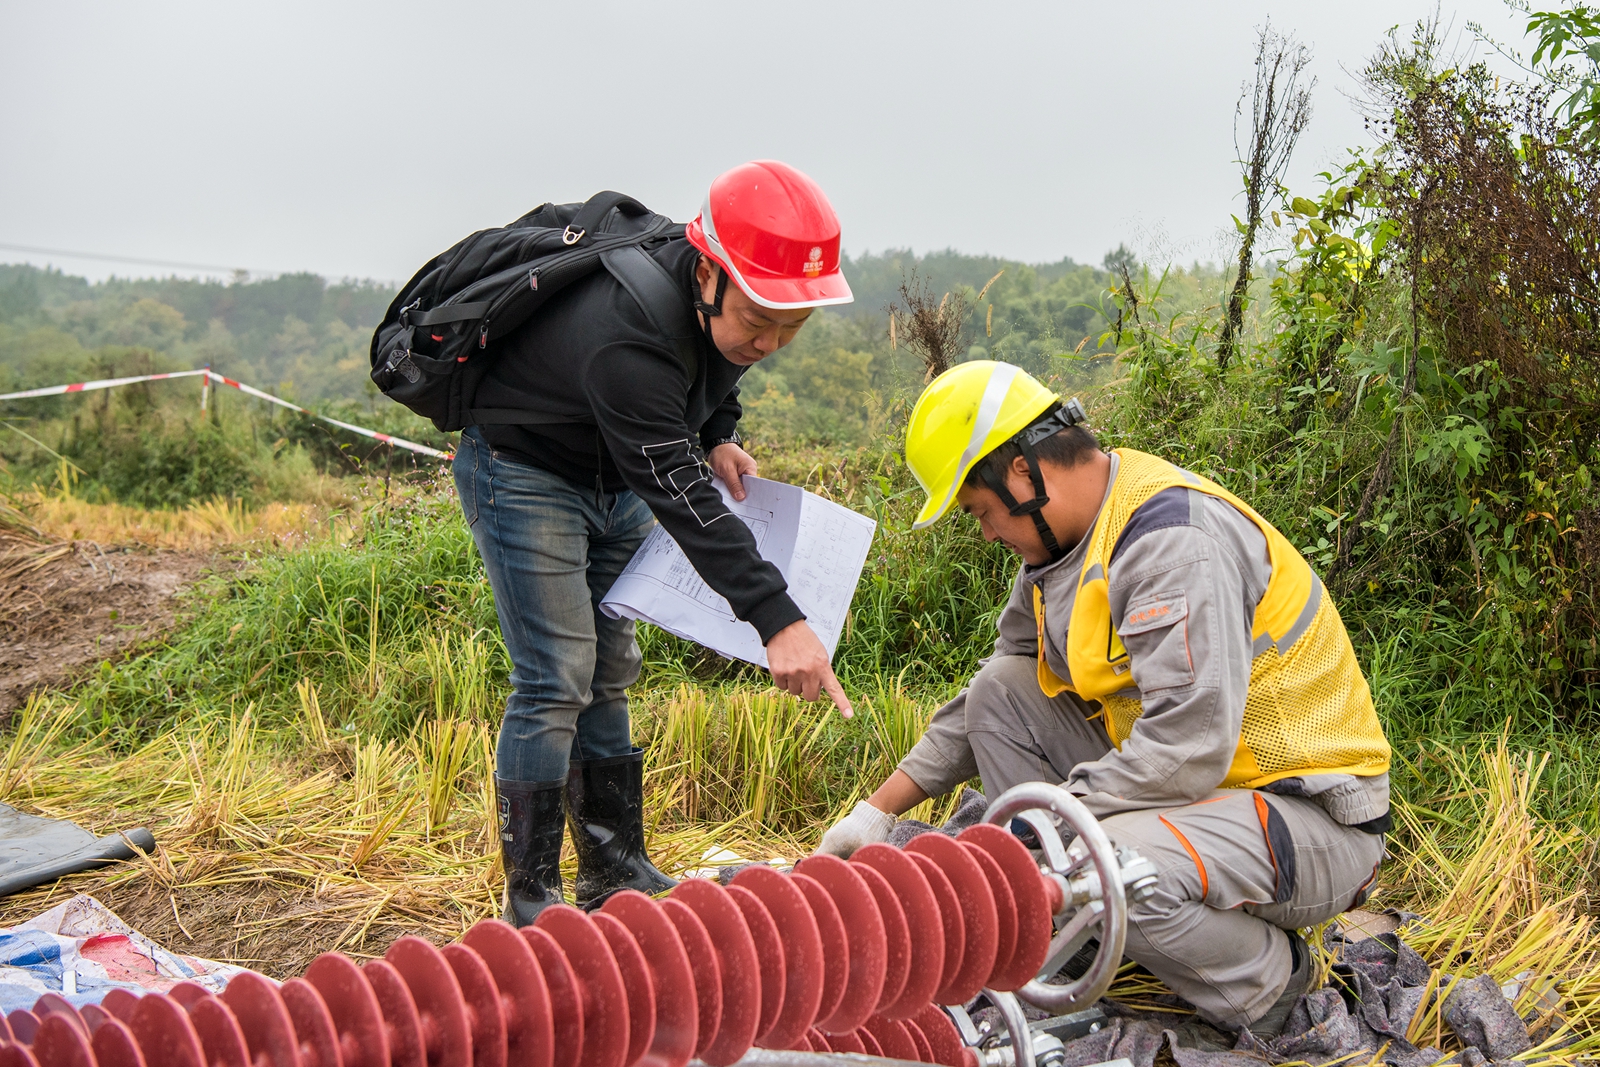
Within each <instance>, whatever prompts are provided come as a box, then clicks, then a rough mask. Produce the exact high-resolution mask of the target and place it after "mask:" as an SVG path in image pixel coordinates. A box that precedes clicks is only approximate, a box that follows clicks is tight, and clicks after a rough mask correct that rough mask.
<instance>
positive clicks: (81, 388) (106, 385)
mask: <svg viewBox="0 0 1600 1067" xmlns="http://www.w3.org/2000/svg"><path fill="white" fill-rule="evenodd" d="M210 373H211V372H210V371H207V370H175V371H169V372H168V373H166V374H140V375H137V376H135V377H132V378H101V379H100V380H99V381H97V382H73V383H72V384H71V385H47V386H45V387H44V388H43V389H24V390H23V391H22V392H20V393H0V400H26V399H28V398H29V397H34V396H60V395H61V394H62V393H87V392H89V391H90V390H93V389H110V388H111V387H112V386H114V385H132V384H133V383H134V382H158V381H160V380H161V379H163V378H192V377H194V376H195V375H197V374H210Z"/></svg>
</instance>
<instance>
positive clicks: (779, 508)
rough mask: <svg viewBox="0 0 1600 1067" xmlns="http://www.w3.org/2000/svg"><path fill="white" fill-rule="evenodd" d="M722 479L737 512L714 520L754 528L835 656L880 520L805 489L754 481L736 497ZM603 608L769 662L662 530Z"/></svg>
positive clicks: (726, 499) (757, 640)
mask: <svg viewBox="0 0 1600 1067" xmlns="http://www.w3.org/2000/svg"><path fill="white" fill-rule="evenodd" d="M713 484H714V485H715V486H716V487H717V490H718V491H719V492H721V493H722V502H723V503H724V504H726V505H727V506H728V510H729V511H730V512H732V513H733V514H732V516H730V517H728V518H722V519H717V520H714V521H717V522H732V521H734V517H737V518H738V519H742V520H743V521H744V524H745V525H746V526H748V527H750V532H751V533H752V534H754V535H755V539H756V549H757V550H758V551H759V552H760V553H761V558H762V559H765V560H767V561H768V562H770V563H772V564H774V565H775V566H776V567H777V568H778V570H779V571H780V572H781V573H782V574H783V577H784V580H785V581H787V582H788V583H789V595H790V596H791V597H793V598H794V602H795V603H796V604H797V605H799V607H800V610H801V611H803V612H805V614H806V621H807V622H808V623H810V625H811V629H812V630H814V631H815V632H816V635H817V637H818V638H819V639H820V640H821V641H822V644H823V645H824V646H825V647H826V648H827V650H828V655H829V657H832V656H833V652H834V649H836V648H838V647H839V635H840V634H842V633H843V632H844V621H845V614H846V613H847V612H848V611H849V610H850V599H851V597H853V596H855V591H856V583H857V582H859V581H860V580H861V568H862V567H863V566H865V565H866V562H867V550H868V549H869V548H871V547H872V535H873V533H874V532H876V530H877V528H878V524H877V523H876V522H874V521H873V520H872V519H869V518H867V517H866V516H865V515H858V514H856V513H855V512H853V511H851V510H850V509H849V508H846V507H841V506H840V505H838V504H835V503H833V502H832V501H831V500H824V499H823V498H822V497H820V496H817V495H816V494H815V493H808V492H806V491H805V490H804V489H801V488H800V487H799V486H797V485H786V484H784V483H783V482H772V481H768V480H767V479H765V478H750V477H747V478H745V479H744V489H745V498H744V500H742V501H735V500H734V499H733V497H732V496H730V495H729V493H728V489H727V486H725V485H723V484H722V482H721V481H720V480H716V481H713ZM600 610H601V611H604V612H605V613H606V614H607V615H609V616H611V617H612V618H614V619H622V618H627V619H639V620H641V621H643V622H648V623H654V624H655V625H657V626H659V627H661V628H662V629H663V630H666V631H668V632H669V633H674V634H677V635H678V636H679V637H682V638H686V639H688V640H690V641H693V642H695V643H696V644H701V645H704V646H706V647H707V648H709V649H711V650H712V651H713V652H718V653H721V654H722V655H724V656H727V657H728V658H730V659H742V660H744V661H745V662H747V663H756V664H760V665H761V666H763V667H765V666H766V665H767V650H766V649H765V648H763V647H762V645H761V637H760V635H758V634H757V633H756V630H755V627H753V626H751V625H750V624H749V623H747V622H740V621H739V620H738V619H737V618H735V617H734V614H733V609H732V608H730V607H729V606H728V602H727V601H726V600H725V599H723V597H722V596H721V595H720V594H718V593H716V592H715V591H714V590H712V589H711V587H710V586H708V585H706V583H705V582H704V580H702V579H701V577H700V575H699V574H697V573H696V572H695V569H694V567H693V565H691V564H690V562H689V558H688V557H687V556H685V555H684V554H683V550H682V549H680V548H679V547H678V543H677V542H676V541H674V540H673V539H672V536H671V535H670V534H668V533H667V531H666V530H664V529H663V528H662V527H660V526H657V527H656V528H655V529H654V530H651V531H650V535H649V536H648V537H646V538H645V540H644V544H642V545H640V546H639V551H638V552H636V553H634V556H633V559H632V560H630V561H629V562H628V566H627V567H626V568H625V569H624V570H623V572H622V575H621V576H620V577H619V578H618V579H617V581H616V584H614V585H613V586H612V587H611V591H610V592H609V593H607V594H606V595H605V599H603V600H601V601H600Z"/></svg>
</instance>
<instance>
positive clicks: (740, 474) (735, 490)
mask: <svg viewBox="0 0 1600 1067" xmlns="http://www.w3.org/2000/svg"><path fill="white" fill-rule="evenodd" d="M706 462H707V463H709V464H711V473H712V474H715V475H716V476H717V477H718V478H721V479H722V480H723V481H724V482H725V483H727V486H728V492H730V493H732V494H733V499H735V500H743V499H744V476H745V475H746V474H751V475H753V474H755V473H756V461H755V457H753V456H751V455H750V453H748V452H746V451H745V450H744V449H742V448H740V447H739V446H738V445H736V444H734V443H733V442H731V441H730V442H728V443H727V444H725V445H718V446H717V447H716V448H713V449H712V450H711V451H710V452H709V453H707V454H706Z"/></svg>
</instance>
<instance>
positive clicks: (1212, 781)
mask: <svg viewBox="0 0 1600 1067" xmlns="http://www.w3.org/2000/svg"><path fill="white" fill-rule="evenodd" d="M1111 460H1112V468H1111V479H1110V483H1109V484H1108V486H1107V497H1109V495H1110V492H1111V489H1110V486H1111V485H1114V484H1115V481H1116V476H1117V466H1118V457H1117V456H1115V455H1114V454H1113V455H1112V457H1111ZM1103 506H1104V501H1102V507H1103ZM1088 540H1089V539H1088V538H1087V537H1086V538H1084V540H1083V542H1081V543H1080V544H1078V545H1077V546H1076V547H1075V548H1074V549H1073V550H1072V551H1071V552H1069V553H1068V554H1067V555H1066V556H1065V557H1064V558H1063V559H1061V560H1059V561H1057V562H1055V563H1052V564H1048V565H1045V566H1041V567H1030V566H1023V567H1022V568H1021V570H1020V571H1019V573H1018V575H1017V580H1016V584H1015V586H1014V587H1013V590H1012V594H1011V599H1010V601H1009V602H1008V603H1007V604H1006V606H1005V609H1004V610H1003V611H1002V612H1001V615H1000V619H999V624H998V629H999V636H998V638H997V640H996V641H995V650H994V655H993V656H991V657H990V658H989V659H987V660H985V661H984V663H983V665H982V667H981V669H980V670H979V671H978V673H977V674H976V675H974V676H973V678H972V680H971V682H970V683H969V685H968V687H967V688H966V689H964V690H963V691H962V692H960V693H959V694H957V695H956V697H955V698H954V699H953V700H951V701H950V702H949V703H948V704H946V705H944V706H943V707H942V708H940V709H939V710H938V711H936V712H935V713H934V716H933V719H932V721H931V722H930V723H929V725H928V729H927V732H926V733H925V734H924V735H923V737H922V738H921V740H919V741H918V742H917V744H916V745H915V747H913V748H912V750H911V751H910V752H909V753H908V754H907V755H906V757H905V759H903V760H902V761H901V763H900V770H902V771H904V772H905V773H906V774H907V775H909V776H910V778H911V779H912V780H913V781H914V782H916V783H917V785H918V786H919V787H921V788H922V790H923V791H924V792H926V793H928V794H929V795H931V796H941V795H943V794H945V793H947V792H949V791H950V790H951V789H953V788H955V787H956V786H958V785H960V784H961V783H962V782H965V781H966V780H967V779H969V778H971V777H972V776H973V775H974V774H977V775H981V776H982V778H983V783H984V789H985V791H986V792H987V793H988V795H989V796H990V797H996V796H999V795H1000V793H1002V792H1003V791H1005V790H1006V789H1008V788H1010V787H1011V786H1013V785H1016V784H1018V783H1020V782H1030V781H1045V782H1051V783H1064V784H1065V786H1066V788H1067V789H1069V790H1070V791H1071V792H1072V793H1074V794H1076V795H1077V796H1078V797H1079V798H1081V799H1082V800H1083V802H1084V803H1085V805H1086V806H1088V808H1089V810H1090V811H1092V812H1093V813H1094V814H1095V815H1096V816H1097V817H1099V818H1100V819H1101V822H1102V824H1103V825H1104V826H1105V828H1106V832H1107V833H1108V834H1109V835H1110V836H1111V838H1112V839H1113V840H1114V841H1115V842H1117V843H1118V844H1120V845H1124V846H1132V847H1134V848H1136V849H1138V850H1139V852H1140V853H1141V854H1142V855H1144V856H1146V857H1148V858H1149V859H1150V860H1151V861H1152V862H1154V863H1155V865H1156V868H1157V870H1158V871H1159V873H1160V883H1159V886H1158V888H1157V890H1156V893H1155V895H1154V896H1152V897H1151V898H1150V899H1148V900H1146V901H1144V902H1142V903H1139V904H1136V905H1134V906H1133V907H1132V908H1131V910H1130V913H1129V930H1128V942H1127V953H1128V955H1129V956H1130V957H1131V958H1133V959H1134V960H1137V961H1138V962H1139V963H1141V964H1143V965H1144V966H1145V967H1147V968H1149V970H1150V971H1151V972H1153V973H1154V974H1155V975H1156V976H1157V977H1158V978H1160V979H1161V980H1162V981H1163V982H1164V983H1165V984H1166V985H1167V986H1168V987H1169V988H1171V989H1172V990H1173V991H1174V992H1176V993H1178V994H1180V995H1182V996H1183V997H1184V998H1185V999H1186V1000H1188V1001H1189V1002H1190V1003H1192V1004H1194V1005H1195V1007H1196V1008H1198V1009H1199V1010H1200V1013H1201V1015H1202V1016H1204V1017H1205V1018H1207V1019H1209V1020H1210V1021H1212V1022H1214V1023H1218V1024H1221V1025H1226V1026H1231V1027H1238V1026H1243V1025H1247V1024H1248V1023H1250V1022H1253V1021H1254V1020H1256V1019H1258V1018H1260V1016H1261V1015H1263V1014H1264V1013H1265V1012H1266V1010H1267V1009H1268V1008H1270V1007H1271V1006H1272V1004H1273V1002H1274V1001H1275V1000H1276V999H1277V998H1278V996H1279V994H1281V993H1282V992H1283V990H1284V988H1285V986H1286V985H1287V983H1288V980H1289V975H1290V971H1291V956H1290V949H1289V942H1288V939H1287V938H1286V937H1285V936H1284V935H1283V934H1282V933H1281V932H1280V929H1292V928H1300V927H1305V926H1311V925H1314V924H1316V923H1319V922H1323V921H1325V920H1327V919H1330V918H1332V917H1333V916H1335V915H1338V914H1339V913H1340V912H1342V911H1345V910H1347V909H1348V908H1350V907H1353V906H1354V905H1355V904H1356V903H1358V902H1359V900H1360V899H1364V895H1365V892H1366V890H1367V887H1368V886H1370V884H1371V882H1372V880H1373V878H1374V877H1375V875H1376V871H1377V866H1378V864H1379V862H1380V861H1381V860H1382V857H1383V836H1382V833H1381V832H1380V831H1381V829H1382V828H1383V827H1384V826H1386V825H1387V815H1388V810H1389V780H1388V776H1387V775H1377V776H1372V777H1357V776H1354V775H1348V774H1316V775H1307V776H1304V777H1300V778H1290V779H1287V780H1281V781H1278V782H1274V783H1272V784H1271V785H1270V786H1268V787H1267V788H1266V789H1265V790H1262V791H1257V790H1249V789H1220V788H1218V787H1219V786H1220V784H1221V783H1222V781H1223V779H1224V778H1225V777H1226V776H1227V773H1228V768H1229V766H1230V764H1231V762H1232V760H1233V757H1234V753H1235V751H1236V750H1237V748H1238V746H1239V738H1240V731H1241V728H1242V724H1243V720H1244V707H1245V695H1246V690H1247V689H1248V687H1249V681H1250V667H1251V660H1252V658H1253V652H1252V643H1251V629H1252V624H1253V622H1254V616H1255V609H1256V605H1257V604H1258V603H1259V602H1260V600H1261V597H1262V595H1263V593H1264V592H1265V591H1266V587H1267V582H1268V579H1269V578H1270V577H1271V572H1272V568H1271V562H1270V560H1269V557H1268V555H1267V543H1266V538H1265V537H1264V536H1263V535H1262V533H1261V530H1260V529H1259V528H1258V527H1257V526H1256V525H1255V523H1254V522H1252V521H1251V520H1250V519H1249V518H1248V517H1246V516H1245V515H1244V514H1243V513H1242V512H1240V511H1239V510H1238V509H1237V508H1235V507H1233V505H1231V504H1229V503H1228V502H1227V501H1225V500H1221V499H1219V498H1216V497H1213V496H1210V495H1208V494H1205V493H1201V492H1198V491H1196V490H1192V489H1188V488H1184V487H1178V488H1174V489H1168V490H1164V491H1163V492H1161V493H1158V494H1156V496H1154V497H1152V498H1151V499H1150V500H1149V501H1147V502H1146V503H1145V504H1144V505H1142V506H1141V507H1140V508H1139V509H1138V510H1137V511H1136V512H1135V513H1134V515H1133V516H1132V517H1131V518H1130V519H1129V521H1128V524H1127V526H1126V527H1125V528H1124V532H1123V535H1122V537H1121V539H1120V540H1119V542H1118V546H1117V548H1116V550H1115V552H1114V553H1113V555H1112V559H1111V565H1110V567H1109V568H1108V573H1107V578H1108V586H1109V589H1108V593H1109V599H1110V602H1111V614H1112V618H1113V619H1114V620H1117V621H1118V632H1119V635H1120V636H1121V637H1122V641H1123V644H1124V646H1125V647H1126V648H1127V650H1128V654H1129V662H1130V668H1131V669H1130V671H1129V691H1128V695H1130V696H1132V695H1137V696H1138V698H1139V700H1140V702H1141V706H1142V708H1143V713H1142V714H1141V716H1140V717H1139V719H1138V720H1137V721H1136V722H1135V723H1134V726H1133V728H1132V731H1131V733H1130V735H1129V737H1128V738H1127V740H1126V741H1125V742H1124V743H1123V745H1122V747H1121V748H1120V749H1117V748H1114V747H1113V746H1112V745H1111V741H1110V739H1109V737H1108V736H1107V734H1106V731H1105V728H1104V727H1103V726H1102V725H1101V721H1100V719H1099V718H1097V717H1095V716H1096V715H1097V714H1098V711H1099V705H1098V704H1092V703H1085V702H1084V701H1083V700H1082V699H1081V698H1079V697H1078V696H1077V695H1076V694H1073V693H1071V692H1063V693H1061V694H1060V695H1058V696H1056V697H1047V696H1045V695H1044V692H1043V690H1042V689H1041V688H1040V685H1039V680H1038V652H1039V648H1038V644H1039V642H1038V626H1037V622H1036V620H1035V617H1034V612H1033V595H1034V589H1035V587H1037V588H1038V590H1039V592H1040V595H1041V597H1042V600H1043V603H1044V606H1045V650H1044V654H1045V662H1046V664H1047V665H1048V666H1049V667H1050V669H1051V670H1052V671H1054V672H1055V674H1056V675H1057V676H1058V677H1059V678H1061V679H1063V680H1066V681H1070V680H1071V676H1070V674H1069V670H1068V666H1067V657H1066V653H1065V649H1066V628H1067V622H1068V620H1069V619H1070V617H1071V614H1072V605H1073V601H1074V599H1075V598H1076V595H1077V585H1078V577H1079V574H1080V573H1081V571H1082V569H1083V561H1084V555H1085V553H1086V552H1087V550H1088V549H1087V542H1088ZM1178 595H1181V596H1182V597H1183V598H1184V600H1185V601H1186V603H1187V608H1188V611H1187V617H1186V618H1185V619H1183V620H1181V621H1179V622H1177V623H1174V624H1172V625H1169V626H1165V627H1154V628H1147V627H1144V626H1140V625H1130V624H1128V614H1129V605H1130V604H1131V605H1134V607H1135V608H1137V606H1138V605H1139V604H1140V603H1144V602H1147V601H1149V600H1150V599H1151V598H1153V597H1165V598H1171V597H1173V596H1178ZM1180 630H1181V631H1182V632H1175V631H1180Z"/></svg>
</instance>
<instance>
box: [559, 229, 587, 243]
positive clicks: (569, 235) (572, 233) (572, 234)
mask: <svg viewBox="0 0 1600 1067" xmlns="http://www.w3.org/2000/svg"><path fill="white" fill-rule="evenodd" d="M588 232H589V231H588V230H574V229H573V228H572V227H571V226H568V227H567V228H566V229H564V230H562V231H561V243H562V244H564V245H575V244H577V243H578V242H579V241H581V240H583V235H584V234H586V233H588Z"/></svg>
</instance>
